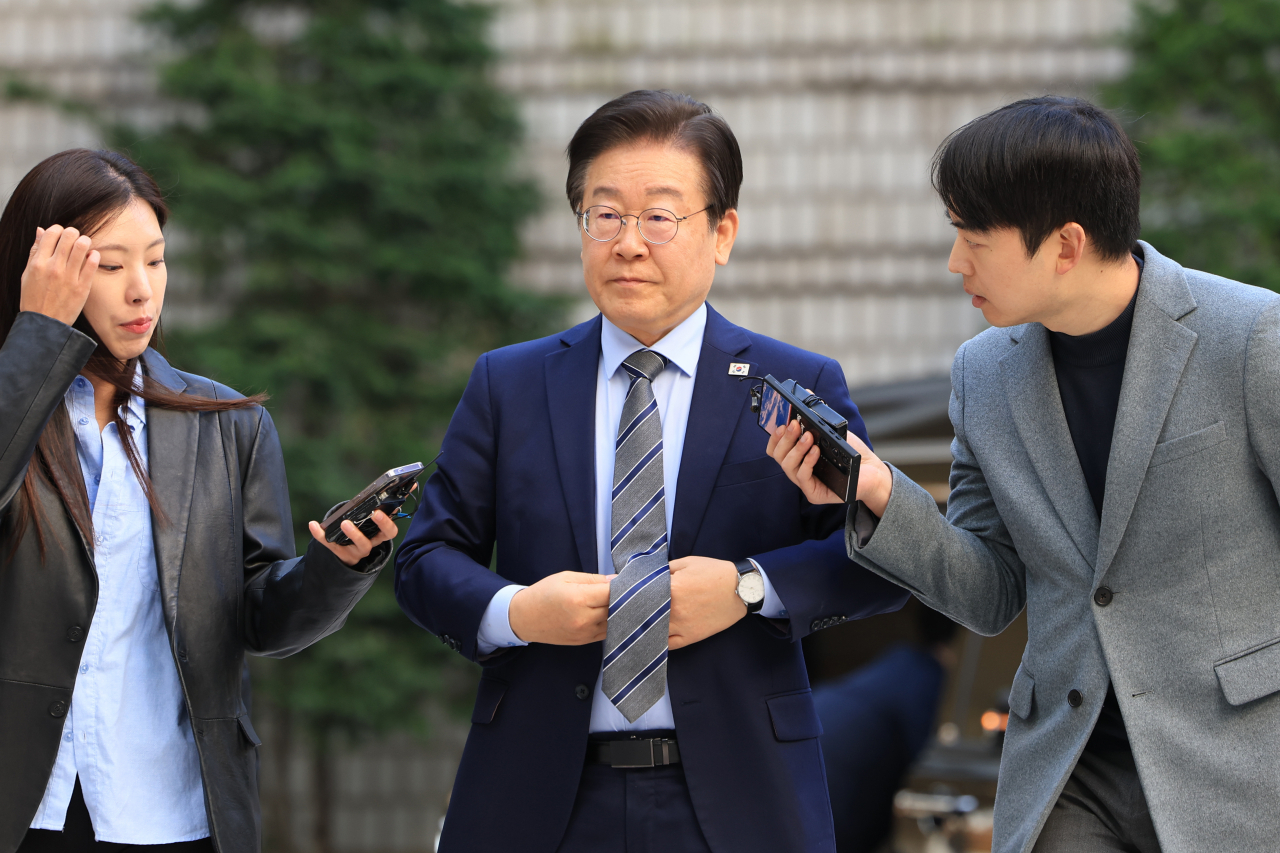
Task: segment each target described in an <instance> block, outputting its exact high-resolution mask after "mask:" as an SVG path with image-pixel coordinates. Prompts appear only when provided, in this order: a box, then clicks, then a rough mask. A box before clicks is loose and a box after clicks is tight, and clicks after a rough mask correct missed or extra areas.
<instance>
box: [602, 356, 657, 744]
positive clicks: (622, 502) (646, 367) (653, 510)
mask: <svg viewBox="0 0 1280 853" xmlns="http://www.w3.org/2000/svg"><path fill="white" fill-rule="evenodd" d="M622 366H623V367H624V368H626V371H627V373H629V374H631V387H630V389H629V390H628V391H627V400H626V402H625V403H624V404H623V406H622V417H621V419H620V420H619V423H618V440H617V443H616V445H615V449H614V453H615V456H614V467H613V538H612V540H611V541H610V546H609V547H610V551H611V553H612V555H613V567H614V568H615V569H616V570H617V572H618V576H617V577H615V578H614V579H613V582H612V583H611V584H610V585H609V624H608V632H607V635H606V637H605V641H604V681H603V684H602V686H603V688H604V695H605V696H608V697H609V701H611V702H612V703H613V704H614V706H615V707H617V709H618V710H619V711H621V712H622V715H623V716H625V717H626V718H627V720H628V721H629V722H632V723H634V722H635V721H636V720H637V719H639V717H640V715H641V714H643V713H644V712H645V711H647V710H649V709H650V708H651V707H653V704H654V703H655V702H657V701H658V700H659V699H661V698H662V694H663V693H664V692H666V684H667V632H668V624H669V623H670V621H671V573H670V571H669V570H668V569H667V500H666V489H665V488H664V486H663V467H662V418H661V417H660V416H659V415H658V403H657V401H656V400H655V399H654V398H653V380H654V379H655V378H656V377H657V376H658V374H659V373H661V372H662V371H663V369H664V368H665V367H666V366H667V360H666V359H665V358H663V357H662V356H660V355H658V354H657V353H656V352H651V351H649V350H638V351H636V352H633V353H632V354H631V355H630V356H628V357H627V359H626V360H625V361H623V362H622Z"/></svg>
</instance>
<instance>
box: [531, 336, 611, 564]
mask: <svg viewBox="0 0 1280 853" xmlns="http://www.w3.org/2000/svg"><path fill="white" fill-rule="evenodd" d="M600 325H601V323H600V317H599V316H597V317H596V318H595V320H593V321H591V322H590V323H584V324H583V325H581V326H576V327H574V328H573V329H570V330H569V331H567V332H565V333H564V335H562V336H561V341H562V342H563V343H564V344H565V348H564V349H562V350H560V351H559V352H554V353H552V354H551V355H548V356H547V358H546V361H545V371H546V374H545V375H546V381H547V404H548V406H549V408H550V412H551V440H552V444H553V445H554V447H555V454H556V465H557V466H558V468H559V470H560V483H561V486H562V487H563V489H564V497H565V506H566V508H567V509H568V512H569V525H570V528H571V529H572V531H573V539H574V542H575V543H576V544H577V546H578V558H579V559H580V560H581V561H582V571H584V572H596V571H599V566H598V565H597V562H598V561H597V558H596V522H595V519H596V510H595V507H596V501H595V483H596V467H595V430H596V376H597V373H598V371H599V369H600Z"/></svg>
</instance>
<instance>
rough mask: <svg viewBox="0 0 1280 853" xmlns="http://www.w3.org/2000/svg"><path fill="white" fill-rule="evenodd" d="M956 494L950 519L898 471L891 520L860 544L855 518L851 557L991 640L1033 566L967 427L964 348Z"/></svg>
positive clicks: (957, 395) (954, 399)
mask: <svg viewBox="0 0 1280 853" xmlns="http://www.w3.org/2000/svg"><path fill="white" fill-rule="evenodd" d="M949 409H950V415H951V424H952V426H953V427H954V429H955V436H956V437H955V440H954V441H953V442H952V443H951V455H952V458H953V461H952V463H951V495H950V497H949V499H948V500H947V515H946V517H945V518H944V517H943V516H942V515H941V514H940V513H939V512H938V508H937V504H936V503H935V502H934V499H933V497H932V496H931V495H930V494H929V493H928V492H926V491H925V490H924V489H922V488H921V487H920V486H918V485H916V484H915V483H914V482H912V481H911V480H910V479H909V478H908V477H907V476H906V475H905V474H903V473H902V472H901V471H899V470H898V469H896V468H894V469H893V492H892V493H891V494H890V496H889V504H888V506H887V507H886V508H885V512H884V516H883V517H882V518H881V519H880V522H879V524H878V525H877V526H876V528H875V532H874V534H872V535H871V537H870V538H869V539H865V541H862V542H860V541H859V536H858V534H857V533H856V532H855V531H854V529H853V513H849V516H850V518H849V528H848V530H847V544H848V549H849V555H850V556H851V557H852V558H853V559H854V560H856V561H857V562H858V563H860V564H861V565H863V566H865V567H866V568H868V569H870V570H871V571H873V572H876V573H877V574H879V575H882V576H884V577H885V578H888V579H889V580H892V581H894V582H895V583H898V584H901V585H902V586H904V587H906V588H907V589H909V590H911V592H913V593H915V595H916V597H917V598H919V599H920V600H921V601H923V602H924V603H925V604H927V605H928V606H929V607H931V608H933V609H934V610H937V611H939V612H941V613H944V614H946V615H947V616H949V617H950V618H951V619H953V620H955V621H956V622H959V623H960V624H961V625H964V626H965V627H967V628H969V629H971V630H973V631H975V632H976V633H979V634H984V635H986V636H993V635H995V634H998V633H1000V632H1001V631H1003V630H1004V629H1005V628H1007V627H1008V626H1009V623H1011V622H1012V621H1013V620H1014V619H1016V618H1017V616H1018V614H1019V613H1021V612H1022V608H1023V606H1024V605H1025V604H1026V597H1027V596H1026V568H1025V566H1023V564H1022V561H1021V559H1019V557H1018V553H1017V551H1016V550H1015V549H1014V547H1013V540H1012V539H1011V537H1010V536H1009V531H1008V530H1007V529H1006V528H1005V526H1004V522H1003V521H1002V520H1001V518H1000V513H999V511H998V510H997V508H996V505H995V501H994V499H993V498H992V497H991V489H990V487H989V486H988V485H987V481H986V477H985V476H984V475H983V473H982V468H981V466H980V465H979V464H978V461H977V459H976V458H975V457H974V454H973V452H972V450H971V449H970V447H969V442H968V440H967V438H966V434H965V422H964V347H961V348H960V351H959V352H958V353H957V354H956V360H955V363H954V365H953V366H952V369H951V403H950V406H949Z"/></svg>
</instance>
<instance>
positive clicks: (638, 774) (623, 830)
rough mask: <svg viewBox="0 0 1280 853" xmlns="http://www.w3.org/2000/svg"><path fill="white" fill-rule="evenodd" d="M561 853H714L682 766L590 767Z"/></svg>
mask: <svg viewBox="0 0 1280 853" xmlns="http://www.w3.org/2000/svg"><path fill="white" fill-rule="evenodd" d="M559 853H711V848H710V847H708V846H707V841H706V839H705V838H703V837H702V829H701V828H700V827H699V826H698V818H697V816H696V815H695V814H694V813H693V800H691V799H690V798H689V786H688V785H687V784H686V783H685V780H684V770H682V769H681V767H680V765H679V764H673V765H670V766H668V767H646V768H642V769H638V770H624V769H621V768H618V769H615V768H613V767H609V766H608V765H606V764H588V765H587V766H586V768H585V769H584V770H583V771H582V781H581V782H579V783H578V797H577V799H576V800H574V803H573V814H572V816H571V817H570V818H569V828H568V830H566V831H565V834H564V840H562V841H561V842H560V850H559Z"/></svg>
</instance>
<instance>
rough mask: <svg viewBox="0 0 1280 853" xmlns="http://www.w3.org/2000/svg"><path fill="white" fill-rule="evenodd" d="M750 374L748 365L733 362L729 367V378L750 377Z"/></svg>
mask: <svg viewBox="0 0 1280 853" xmlns="http://www.w3.org/2000/svg"><path fill="white" fill-rule="evenodd" d="M750 373H751V365H749V364H739V363H738V362H736V361H735V362H733V363H732V364H730V365H729V375H730V376H748V375H750Z"/></svg>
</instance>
